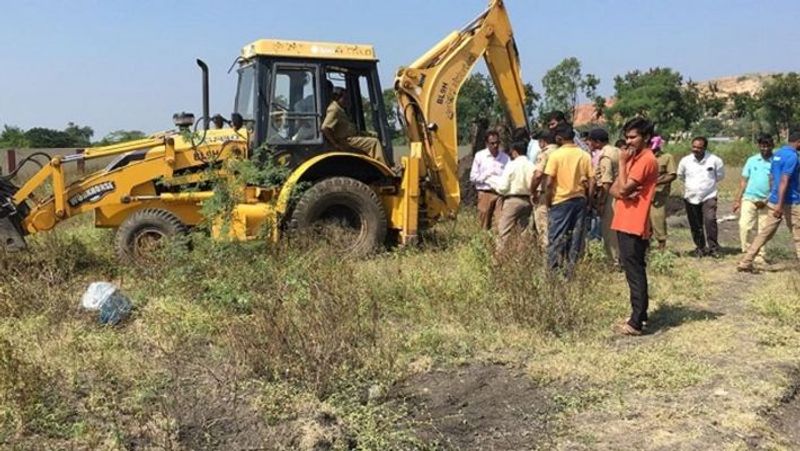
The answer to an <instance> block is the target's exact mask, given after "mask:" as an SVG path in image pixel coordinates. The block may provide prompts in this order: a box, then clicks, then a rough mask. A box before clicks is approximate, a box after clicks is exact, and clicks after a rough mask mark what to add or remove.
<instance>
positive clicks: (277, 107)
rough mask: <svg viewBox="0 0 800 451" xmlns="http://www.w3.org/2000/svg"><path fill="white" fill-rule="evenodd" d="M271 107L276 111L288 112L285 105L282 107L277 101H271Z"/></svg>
mask: <svg viewBox="0 0 800 451" xmlns="http://www.w3.org/2000/svg"><path fill="white" fill-rule="evenodd" d="M272 107H273V108H275V109H276V110H281V111H284V112H289V107H288V106H286V105H283V104H282V103H280V102H278V101H277V100H273V101H272Z"/></svg>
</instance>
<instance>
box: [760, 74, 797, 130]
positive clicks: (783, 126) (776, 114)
mask: <svg viewBox="0 0 800 451" xmlns="http://www.w3.org/2000/svg"><path fill="white" fill-rule="evenodd" d="M758 97H759V101H760V103H761V104H762V105H763V107H764V109H765V111H766V114H767V117H768V119H769V121H770V122H772V124H774V125H775V128H776V129H777V130H779V131H788V130H791V129H792V127H796V126H798V125H800V74H797V73H796V72H789V73H788V74H778V75H775V76H774V77H772V79H771V80H769V81H768V82H767V83H766V84H765V85H764V88H763V89H762V90H761V94H760V95H759V96H758Z"/></svg>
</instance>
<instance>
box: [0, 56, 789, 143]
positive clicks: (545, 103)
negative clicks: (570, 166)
mask: <svg viewBox="0 0 800 451" xmlns="http://www.w3.org/2000/svg"><path fill="white" fill-rule="evenodd" d="M541 82H542V92H541V93H539V92H536V91H535V90H534V88H533V85H532V84H531V83H526V84H525V93H526V105H525V109H526V113H527V115H528V117H529V119H530V121H531V122H532V123H534V124H536V123H539V122H540V121H539V118H540V117H541V116H543V115H544V114H545V113H547V112H549V111H552V110H560V111H564V112H565V113H566V114H567V115H568V116H574V115H575V112H576V108H577V106H578V104H579V101H580V100H585V101H586V102H588V103H591V104H592V105H593V115H594V117H593V122H594V123H595V124H601V123H602V124H605V125H606V126H607V127H608V128H610V129H611V130H612V131H614V130H618V129H619V127H621V125H622V123H623V122H624V121H625V119H627V118H630V117H633V116H644V117H646V118H648V119H649V120H651V121H653V122H654V123H655V124H656V126H657V128H658V133H660V134H661V135H663V136H667V137H671V138H674V139H676V140H681V139H682V138H685V137H688V136H691V135H695V134H700V135H705V136H720V135H724V136H730V137H736V138H750V139H752V138H754V137H755V136H756V135H758V134H759V133H768V134H770V135H773V136H779V135H781V134H785V133H787V132H788V131H789V130H792V129H794V128H795V127H798V126H800V74H798V73H795V72H790V73H786V74H776V75H773V76H771V77H769V78H768V79H767V80H766V82H765V83H764V85H763V86H762V87H761V89H760V90H759V91H757V92H755V93H753V94H748V93H732V94H727V93H724V92H721V91H720V90H719V89H718V87H717V86H716V85H715V84H713V83H710V84H709V85H707V86H705V87H701V86H700V85H698V84H697V83H695V82H693V81H692V80H687V79H685V78H684V76H683V75H682V74H681V73H680V72H678V71H676V70H673V69H671V68H668V67H656V68H651V69H648V70H646V71H640V70H634V71H631V72H628V73H626V74H623V75H617V76H615V77H614V94H613V95H612V99H613V103H611V104H610V106H607V105H609V104H608V103H607V101H606V98H604V97H603V96H600V95H598V94H597V87H598V86H599V85H600V79H599V78H598V77H597V76H595V75H594V74H591V73H583V70H582V67H581V63H580V61H579V60H578V59H577V58H575V57H570V58H565V59H564V60H563V61H561V62H560V63H559V64H557V65H556V66H554V67H553V68H551V69H550V70H548V71H547V72H546V73H545V75H544V77H542V80H541ZM383 97H384V105H385V107H386V115H387V117H388V119H389V125H390V127H389V129H390V130H391V131H392V132H393V134H394V136H393V137H392V138H395V139H401V140H402V139H404V136H403V134H402V133H401V132H400V126H399V123H398V118H397V102H396V99H395V96H394V90H392V89H387V90H385V91H384V92H383ZM457 114H458V117H457V119H458V136H459V139H460V141H461V142H462V143H467V142H469V140H470V135H471V133H470V131H471V128H472V126H473V124H475V123H477V122H484V123H487V124H490V125H499V124H502V123H503V122H504V120H505V118H504V114H503V109H502V107H501V105H500V102H499V100H498V97H497V92H496V90H495V88H494V86H493V84H492V81H491V79H490V78H489V77H488V76H487V75H485V74H482V73H474V74H472V75H470V76H469V77H468V78H467V80H466V81H465V82H464V85H463V87H462V88H461V92H460V94H459V96H458V103H457ZM592 125H593V124H592V123H590V124H587V125H586V127H590V126H592ZM93 136H94V130H93V129H92V128H91V127H88V126H80V125H77V124H74V123H72V122H70V123H68V124H67V126H66V127H65V128H64V129H63V130H54V129H50V128H43V127H34V128H31V129H29V130H23V129H21V128H19V127H14V126H8V125H5V126H4V127H3V130H2V132H0V148H7V147H14V148H24V147H33V148H51V147H89V146H92V145H96V146H103V145H110V144H116V143H119V142H124V141H129V140H133V139H140V138H143V137H145V134H144V133H143V132H141V131H138V130H117V131H114V132H111V133H109V134H108V135H106V136H104V137H103V138H102V139H100V140H98V141H92V137H93Z"/></svg>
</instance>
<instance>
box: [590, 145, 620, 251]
mask: <svg viewBox="0 0 800 451" xmlns="http://www.w3.org/2000/svg"><path fill="white" fill-rule="evenodd" d="M602 152H603V153H602V154H601V155H600V162H599V163H598V164H597V168H596V170H595V180H596V181H597V185H598V186H602V185H604V184H606V183H609V184H611V183H614V180H616V179H617V175H619V149H618V148H616V147H614V146H612V145H609V144H606V145H605V146H603V150H602ZM609 186H610V185H609ZM613 220H614V198H613V197H612V196H611V195H609V194H608V193H606V199H605V204H604V205H603V217H602V218H600V223H601V230H600V233H601V235H602V236H603V248H605V252H606V257H608V258H610V259H611V260H612V261H617V260H618V259H619V244H618V243H617V233H616V232H615V231H613V230H611V222H612V221H613Z"/></svg>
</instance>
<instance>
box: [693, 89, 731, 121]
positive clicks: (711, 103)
mask: <svg viewBox="0 0 800 451" xmlns="http://www.w3.org/2000/svg"><path fill="white" fill-rule="evenodd" d="M698 101H699V103H700V108H701V110H702V112H703V116H705V117H706V118H716V117H717V116H719V115H720V113H722V110H724V109H725V106H726V105H727V104H728V99H727V98H726V97H725V96H723V95H722V94H721V93H720V92H719V86H717V83H716V82H712V83H709V85H708V88H706V89H705V90H701V91H700V94H699V96H698Z"/></svg>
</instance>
